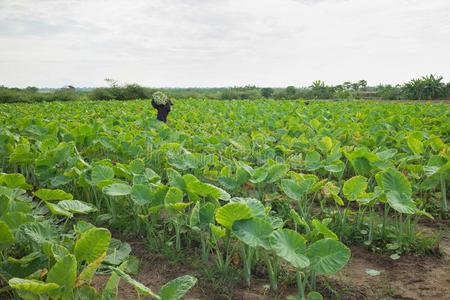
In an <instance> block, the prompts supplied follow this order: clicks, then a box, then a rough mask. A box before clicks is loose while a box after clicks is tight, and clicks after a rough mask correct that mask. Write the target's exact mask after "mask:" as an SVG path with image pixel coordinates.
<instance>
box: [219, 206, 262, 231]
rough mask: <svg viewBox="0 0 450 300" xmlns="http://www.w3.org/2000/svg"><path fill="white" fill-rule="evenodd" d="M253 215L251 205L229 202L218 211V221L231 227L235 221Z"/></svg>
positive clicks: (226, 226) (228, 227)
mask: <svg viewBox="0 0 450 300" xmlns="http://www.w3.org/2000/svg"><path fill="white" fill-rule="evenodd" d="M252 217H253V215H252V211H251V209H250V207H248V206H247V205H245V204H243V203H228V204H225V205H224V206H222V207H220V208H219V209H217V211H216V221H217V223H219V224H220V225H222V226H223V227H225V228H227V229H231V226H233V223H234V222H235V221H238V220H246V219H251V218H252Z"/></svg>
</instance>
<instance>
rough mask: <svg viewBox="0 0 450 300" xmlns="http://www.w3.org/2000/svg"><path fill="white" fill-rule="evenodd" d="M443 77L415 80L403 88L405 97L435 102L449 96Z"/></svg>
mask: <svg viewBox="0 0 450 300" xmlns="http://www.w3.org/2000/svg"><path fill="white" fill-rule="evenodd" d="M442 80H443V78H442V76H435V75H429V76H423V77H422V78H419V79H413V80H411V81H410V82H408V83H406V84H405V85H404V86H403V90H404V93H405V96H406V97H407V98H408V99H412V100H434V99H442V98H445V97H446V96H448V94H447V93H448V92H447V86H446V84H445V83H444V82H442Z"/></svg>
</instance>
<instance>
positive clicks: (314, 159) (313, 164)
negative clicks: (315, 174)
mask: <svg viewBox="0 0 450 300" xmlns="http://www.w3.org/2000/svg"><path fill="white" fill-rule="evenodd" d="M320 167H321V164H320V154H319V152H317V151H311V152H308V153H307V154H306V156H305V168H306V170H308V171H314V170H317V169H319V168H320Z"/></svg>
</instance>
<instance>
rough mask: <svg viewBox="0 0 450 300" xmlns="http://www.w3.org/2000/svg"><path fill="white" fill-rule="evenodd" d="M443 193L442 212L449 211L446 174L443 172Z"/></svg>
mask: <svg viewBox="0 0 450 300" xmlns="http://www.w3.org/2000/svg"><path fill="white" fill-rule="evenodd" d="M441 193H442V213H443V214H447V213H448V202H447V201H448V200H447V183H446V182H445V179H444V176H443V175H442V174H441Z"/></svg>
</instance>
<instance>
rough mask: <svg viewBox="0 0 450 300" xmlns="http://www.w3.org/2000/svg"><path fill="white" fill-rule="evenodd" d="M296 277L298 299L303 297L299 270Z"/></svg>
mask: <svg viewBox="0 0 450 300" xmlns="http://www.w3.org/2000/svg"><path fill="white" fill-rule="evenodd" d="M296 279H297V289H298V295H299V297H300V299H305V286H304V285H303V281H302V273H301V272H300V271H297V274H296Z"/></svg>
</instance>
